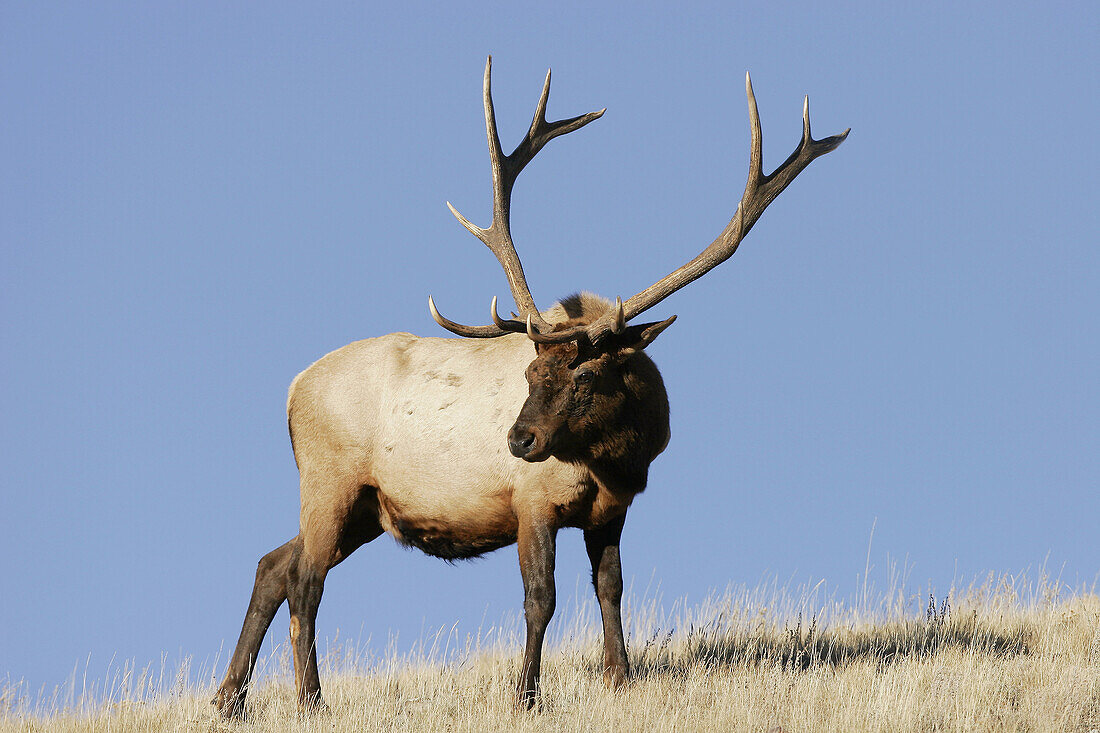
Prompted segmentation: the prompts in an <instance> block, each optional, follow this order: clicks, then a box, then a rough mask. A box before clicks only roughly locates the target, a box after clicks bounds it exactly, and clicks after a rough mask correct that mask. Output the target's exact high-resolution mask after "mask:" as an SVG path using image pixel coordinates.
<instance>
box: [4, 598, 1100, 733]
mask: <svg viewBox="0 0 1100 733" xmlns="http://www.w3.org/2000/svg"><path fill="white" fill-rule="evenodd" d="M906 607H908V608H909V609H910V612H909V613H908V614H906V613H905V612H904V609H905V608H906ZM913 608H914V603H913V600H912V599H910V600H909V601H908V602H906V601H904V599H902V598H901V596H900V595H899V594H897V593H891V594H887V595H886V596H885V597H884V598H882V599H880V601H879V602H878V603H877V604H875V606H874V607H873V608H870V607H869V604H868V603H867V602H866V599H864V601H863V602H861V603H857V604H856V607H853V606H851V605H844V604H840V603H836V602H833V601H828V600H825V601H822V600H819V597H818V593H817V589H803V590H801V591H798V592H794V593H791V592H787V591H785V590H781V589H776V588H765V589H758V590H755V591H747V592H740V593H732V592H727V593H725V594H722V595H720V596H716V597H714V598H713V599H711V600H709V601H708V602H706V603H704V604H702V605H701V606H699V607H696V608H691V609H684V608H681V607H679V606H678V605H674V606H673V608H672V609H671V611H669V612H667V613H666V612H664V611H662V610H661V609H660V608H659V605H658V604H657V603H656V602H648V603H642V604H640V605H635V606H634V607H633V608H632V610H631V611H630V612H628V618H627V625H628V627H629V628H630V629H631V630H632V631H631V662H632V664H633V670H634V676H633V680H632V682H631V684H630V685H629V686H628V687H627V688H626V689H625V690H622V691H620V692H618V693H611V692H609V691H607V690H606V689H605V688H604V686H603V684H602V682H601V681H600V675H599V669H598V666H599V658H600V657H599V653H600V652H599V639H598V637H597V632H596V629H598V624H597V623H596V619H595V611H594V610H593V607H592V605H581V606H580V607H578V608H574V609H564V610H559V616H560V617H564V623H563V622H562V621H560V620H559V622H558V624H559V626H558V629H559V631H558V634H557V639H558V641H557V643H556V645H555V646H554V648H553V649H552V650H551V651H549V653H548V654H547V655H546V658H545V662H544V665H545V669H544V700H545V703H544V706H543V710H542V711H541V712H538V713H518V712H516V711H514V709H513V708H512V703H511V697H510V696H509V692H510V690H511V687H512V684H513V681H514V678H515V676H516V673H517V668H518V666H519V653H520V652H519V648H520V647H519V643H518V639H517V638H516V637H517V632H518V624H517V623H514V622H513V623H511V624H510V625H507V626H505V627H501V628H494V629H493V630H491V631H490V632H488V633H486V634H485V635H484V636H479V637H478V638H471V639H467V640H465V641H464V642H463V643H462V644H458V640H457V639H455V638H454V636H453V635H449V636H448V635H446V634H440V635H438V636H437V637H436V638H435V639H434V640H429V641H428V643H427V644H426V646H427V647H428V648H425V649H422V650H420V651H419V652H416V653H413V654H409V655H396V654H392V653H391V654H388V655H386V656H384V657H382V658H371V657H369V656H368V655H366V654H364V653H360V652H359V651H358V650H356V649H344V650H340V649H337V650H336V651H330V652H329V654H328V655H327V657H326V660H325V663H324V667H325V670H324V671H323V673H322V684H323V685H324V690H325V694H326V699H327V700H328V703H329V705H330V706H331V711H330V712H328V713H327V714H322V715H317V716H313V717H310V718H299V717H298V715H297V713H296V711H295V706H294V695H293V690H292V689H291V687H292V685H291V682H290V680H292V674H291V673H290V671H289V669H288V662H287V658H286V653H285V650H277V651H276V653H275V654H273V655H272V657H270V658H267V659H265V660H263V662H262V667H261V669H260V671H259V672H258V675H257V682H256V685H255V687H254V689H253V693H252V696H251V698H250V699H251V711H252V712H251V717H250V720H249V721H248V722H246V723H239V724H225V723H221V722H219V721H216V720H215V719H214V718H213V715H212V711H211V709H210V707H209V705H208V702H207V701H208V700H209V698H210V696H211V695H212V692H213V688H214V684H213V681H212V679H211V681H208V682H206V683H205V684H201V685H196V684H194V683H189V682H185V680H187V679H189V678H191V677H192V674H191V671H190V670H188V669H186V668H184V669H181V670H180V671H179V674H178V681H177V683H175V684H172V683H168V684H165V683H164V680H163V679H159V680H158V681H156V682H152V681H150V680H151V678H150V677H149V675H146V676H145V677H141V676H134V675H128V674H125V673H122V674H121V675H120V676H119V677H117V678H116V679H114V680H112V681H109V683H108V684H106V685H105V687H106V688H107V689H106V690H105V691H104V689H103V687H104V686H101V688H100V689H99V691H98V692H97V691H96V690H92V691H91V692H85V694H84V695H83V696H81V695H80V694H79V693H78V692H77V691H76V689H75V685H73V686H70V689H69V690H67V691H62V692H60V693H59V694H57V695H54V696H53V697H50V698H48V699H41V698H40V699H37V700H30V699H28V696H27V695H26V694H24V693H22V692H21V691H20V689H19V688H18V687H15V688H9V689H7V690H5V691H4V692H3V693H2V694H0V729H2V730H20V731H46V730H48V731H84V730H94V731H159V730H187V731H241V732H244V731H290V730H294V731H297V730H303V731H359V730H393V731H405V730H408V731H434V730H448V731H449V730H470V731H483V730H485V731H489V730H520V731H559V730H583V731H594V730H645V731H663V730H669V731H672V730H685V731H694V730H701V731H702V730H706V731H710V730H731V731H769V730H773V729H774V728H775V727H776V726H781V727H782V730H784V731H787V732H789V733H801V732H802V731H822V732H824V731H830V732H832V731H940V730H943V731H956V730H958V731H968V730H975V731H1002V730H1004V731H1093V730H1098V731H1100V598H1098V597H1097V596H1096V595H1095V594H1093V593H1091V592H1079V593H1075V594H1069V593H1065V592H1059V591H1058V589H1057V586H1056V585H1054V584H1051V583H1049V582H1046V581H1041V582H1038V583H1035V584H1029V583H1027V582H1026V581H1025V580H1023V579H1021V578H1005V579H1000V580H993V579H990V580H988V581H986V582H985V583H983V584H981V585H980V586H978V587H975V588H972V589H970V590H968V591H965V592H956V593H953V594H951V595H949V596H948V597H947V599H945V600H943V601H939V602H937V601H936V600H934V599H930V600H929V602H928V607H927V609H926V610H925V611H924V612H923V613H921V614H914V613H913V612H912V610H911V609H913ZM456 647H458V648H457V650H456ZM441 659H443V660H446V661H443V662H441V661H438V660H441ZM433 660H435V661H433ZM197 676H199V677H204V678H212V675H210V674H205V675H197ZM93 699H94V700H98V701H99V702H92V700H93Z"/></svg>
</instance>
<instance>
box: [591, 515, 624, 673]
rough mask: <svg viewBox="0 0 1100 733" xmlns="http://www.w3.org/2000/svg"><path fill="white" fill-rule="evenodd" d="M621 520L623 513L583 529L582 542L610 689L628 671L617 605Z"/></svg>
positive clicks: (620, 594)
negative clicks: (600, 624) (588, 562)
mask: <svg viewBox="0 0 1100 733" xmlns="http://www.w3.org/2000/svg"><path fill="white" fill-rule="evenodd" d="M625 521H626V515H625V514H624V515H623V516H621V517H619V518H618V519H613V520H612V521H610V522H608V523H607V524H605V525H604V526H602V527H597V528H596V529H586V530H585V531H584V544H585V547H586V548H587V549H588V559H589V560H591V561H592V585H593V586H595V588H596V598H597V599H598V600H599V602H600V615H602V616H603V679H604V682H606V683H607V684H608V686H609V687H611V688H612V689H618V688H619V687H621V686H622V684H623V683H624V682H625V681H626V678H627V675H629V674H630V663H629V662H628V661H627V658H626V641H625V640H624V639H623V617H622V611H621V609H620V603H621V602H622V598H623V568H622V565H621V564H620V563H619V538H620V537H621V536H622V533H623V523H624V522H625Z"/></svg>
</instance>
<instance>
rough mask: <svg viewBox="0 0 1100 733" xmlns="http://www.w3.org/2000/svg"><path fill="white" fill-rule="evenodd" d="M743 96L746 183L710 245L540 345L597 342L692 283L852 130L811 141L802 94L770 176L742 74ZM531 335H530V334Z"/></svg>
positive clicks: (747, 84)
mask: <svg viewBox="0 0 1100 733" xmlns="http://www.w3.org/2000/svg"><path fill="white" fill-rule="evenodd" d="M745 94H746V95H747V96H748V99H749V123H750V126H751V128H752V148H751V152H750V156H749V176H748V181H747V182H746V183H745V193H744V195H743V196H742V197H741V201H740V203H739V204H738V205H737V213H736V214H734V217H733V219H732V220H731V221H730V223H729V224H728V225H727V226H726V228H725V229H724V230H723V231H722V233H721V234H719V235H718V238H717V239H715V240H714V241H713V242H711V243H710V245H709V246H708V247H707V248H706V249H704V250H703V251H702V252H700V253H699V254H698V255H697V256H696V257H695V259H693V260H691V261H690V262H688V263H687V264H685V265H683V266H682V267H680V268H679V269H677V270H675V271H674V272H671V273H669V274H668V275H666V276H665V277H664V278H662V279H661V280H658V281H657V282H656V283H654V284H653V285H650V286H649V287H648V288H646V289H645V290H643V291H642V292H640V293H638V294H637V295H635V296H633V297H631V298H630V299H629V300H627V301H626V302H625V303H621V302H620V303H619V304H618V307H616V308H614V309H612V310H610V311H608V312H607V313H605V314H604V315H603V316H601V317H600V318H598V319H597V320H595V321H593V322H592V323H591V324H588V325H586V326H576V327H574V328H571V329H567V330H562V331H555V332H553V333H545V334H539V336H538V341H540V342H543V343H560V342H563V341H572V340H573V339H576V338H579V337H580V336H581V334H586V335H587V336H588V338H589V339H590V340H591V341H592V342H593V343H596V342H598V341H599V340H600V339H602V338H604V337H605V336H607V334H609V333H617V332H618V331H619V330H621V328H622V324H623V323H624V321H628V320H630V319H631V318H634V317H635V316H637V315H638V314H639V313H642V312H643V311H646V310H648V309H650V308H652V307H653V306H655V305H657V304H658V303H660V302H661V301H662V300H664V299H665V298H667V297H668V296H670V295H672V294H673V293H675V292H676V291H677V290H679V289H680V288H682V287H684V286H685V285H687V284H688V283H690V282H693V281H695V280H697V279H699V278H700V277H702V276H703V275H705V274H707V273H708V272H710V271H711V270H713V269H714V268H715V267H717V266H718V265H720V264H722V263H723V262H725V261H726V260H728V259H729V258H730V256H732V255H733V253H734V252H736V251H737V247H738V245H740V244H741V240H742V239H744V238H745V235H746V234H748V233H749V230H750V229H752V226H753V224H755V223H756V220H757V219H759V218H760V215H761V214H763V213H764V209H766V208H767V207H768V204H770V203H771V202H772V201H774V200H775V198H776V197H777V196H778V195H779V194H780V193H782V191H783V189H785V188H786V187H787V186H788V185H789V184H790V182H791V181H793V180H794V178H795V176H797V175H798V174H799V173H801V172H802V171H803V170H804V169H805V168H806V166H808V165H809V164H810V163H811V162H813V160H814V158H817V157H820V156H822V155H824V154H825V153H828V152H830V151H832V150H834V149H836V147H837V146H839V145H840V144H841V143H842V142H844V139H845V138H846V137H848V133H849V132H851V128H848V129H847V130H845V131H844V132H842V133H841V134H839V135H833V136H832V137H827V138H825V139H824V140H814V139H813V137H812V136H811V135H810V98H809V97H806V98H805V101H804V102H803V105H802V140H801V142H799V143H798V147H796V148H795V149H794V152H793V153H791V155H790V157H788V158H787V160H785V161H784V162H783V164H782V165H781V166H779V167H778V168H776V169H775V171H773V172H772V173H771V174H770V175H764V170H763V156H762V152H761V145H762V143H761V133H760V114H759V112H758V111H757V109H756V96H755V95H753V93H752V81H751V80H750V79H749V75H748V74H747V73H746V74H745ZM532 338H535V337H534V336H532Z"/></svg>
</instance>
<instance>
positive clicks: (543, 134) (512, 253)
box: [428, 56, 606, 338]
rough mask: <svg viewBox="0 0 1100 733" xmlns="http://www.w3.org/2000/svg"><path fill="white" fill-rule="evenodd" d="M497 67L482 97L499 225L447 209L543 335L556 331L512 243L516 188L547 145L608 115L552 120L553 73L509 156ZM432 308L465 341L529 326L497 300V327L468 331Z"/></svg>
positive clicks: (488, 64) (488, 73)
mask: <svg viewBox="0 0 1100 733" xmlns="http://www.w3.org/2000/svg"><path fill="white" fill-rule="evenodd" d="M492 68H493V57H492V56H490V57H489V58H488V59H487V60H486V62H485V81H484V84H483V88H482V95H483V98H484V103H485V134H486V137H487V138H488V140H489V161H490V164H491V166H492V171H493V221H492V224H490V225H489V228H488V229H483V228H481V227H479V226H476V225H475V224H473V223H471V222H470V220H469V219H467V218H466V217H464V216H463V215H462V214H460V213H458V211H457V210H456V209H455V207H454V206H451V203H450V202H447V207H448V208H449V209H450V210H451V213H452V214H454V215H455V218H456V219H458V221H459V222H460V223H461V224H462V226H464V227H466V229H467V230H469V231H470V233H471V234H473V235H474V236H475V237H477V238H478V239H480V240H481V241H482V242H484V243H485V245H486V246H487V247H488V248H489V249H490V250H491V251H492V253H493V254H494V255H496V258H497V261H498V262H500V265H501V267H503V268H504V273H505V275H507V276H508V286H509V287H510V288H511V290H512V297H513V299H514V300H515V302H516V308H517V309H518V310H519V313H520V316H522V317H524V318H525V319H529V320H530V321H531V322H532V323H533V325H534V327H535V328H536V329H537V330H538V331H539V332H540V333H541V332H546V331H549V330H550V326H549V325H548V324H547V323H546V321H545V320H543V318H542V315H541V314H540V313H539V310H538V308H537V307H536V306H535V301H534V298H532V297H531V290H530V288H529V287H528V286H527V279H526V278H525V277H524V275H523V265H522V264H520V261H519V255H518V254H517V253H516V246H515V244H514V243H513V242H512V232H511V224H510V215H511V206H512V187H513V186H514V185H515V182H516V178H517V177H518V176H519V174H520V171H522V170H523V168H524V166H526V165H527V164H528V163H530V162H531V159H532V158H534V157H535V155H537V154H538V152H539V151H540V150H542V148H543V147H544V146H545V145H546V143H548V142H550V141H551V140H553V139H554V138H555V137H557V136H559V135H564V134H566V133H569V132H573V131H574V130H579V129H580V128H582V127H584V126H585V125H587V124H588V123H589V122H592V121H593V120H596V119H599V118H600V116H601V115H603V113H604V112H605V111H606V110H605V109H601V110H599V111H598V112H589V113H588V114H585V115H580V116H579V117H573V118H570V119H567V120H559V121H557V122H547V121H546V102H547V100H548V99H549V98H550V71H549V70H548V71H547V72H546V81H545V82H543V85H542V95H541V96H540V97H539V102H538V105H537V106H536V107H535V115H534V118H533V119H532V120H531V128H530V129H529V130H528V131H527V134H526V135H525V136H524V138H523V140H522V141H521V142H520V144H519V145H518V146H516V149H515V150H514V151H512V154H511V155H507V156H506V155H504V151H503V149H502V148H501V146H500V137H499V135H498V133H497V123H496V114H495V112H494V110H493V93H492ZM428 309H429V310H430V311H431V314H432V318H434V319H435V321H436V323H438V324H439V325H441V326H443V328H446V329H447V330H448V331H451V332H452V333H456V334H458V335H459V336H468V337H472V338H492V337H495V336H503V335H504V334H506V333H513V332H525V331H526V330H527V324H526V323H525V322H524V321H518V320H517V321H504V320H503V319H501V318H500V317H499V316H498V315H497V313H496V299H495V298H494V301H493V307H492V311H493V323H494V325H491V326H464V325H462V324H459V323H455V322H454V321H451V320H449V319H447V318H444V317H443V316H442V315H440V313H439V311H438V310H437V309H436V307H435V302H434V301H433V300H432V298H431V296H429V297H428Z"/></svg>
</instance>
